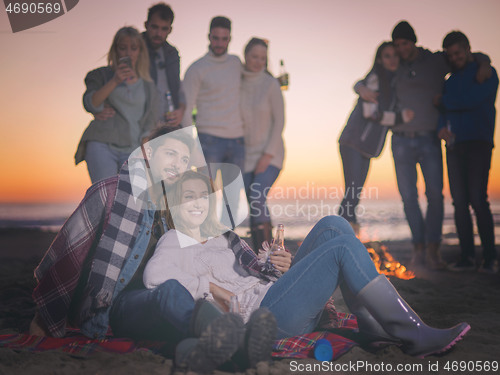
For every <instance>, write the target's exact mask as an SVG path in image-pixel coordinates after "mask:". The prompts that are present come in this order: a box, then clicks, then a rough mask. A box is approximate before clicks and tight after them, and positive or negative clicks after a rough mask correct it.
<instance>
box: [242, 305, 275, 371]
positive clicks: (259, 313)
mask: <svg viewBox="0 0 500 375" xmlns="http://www.w3.org/2000/svg"><path fill="white" fill-rule="evenodd" d="M277 329H278V328H277V323H276V318H275V317H274V315H273V314H272V313H271V312H270V311H269V310H267V309H259V310H256V311H255V312H254V313H253V314H252V316H251V317H250V320H249V321H248V323H247V335H246V340H245V342H246V349H247V350H246V352H247V355H248V362H249V365H250V367H252V368H253V367H255V366H256V365H257V363H259V362H262V361H269V360H271V352H272V350H273V344H274V340H275V339H276V333H277Z"/></svg>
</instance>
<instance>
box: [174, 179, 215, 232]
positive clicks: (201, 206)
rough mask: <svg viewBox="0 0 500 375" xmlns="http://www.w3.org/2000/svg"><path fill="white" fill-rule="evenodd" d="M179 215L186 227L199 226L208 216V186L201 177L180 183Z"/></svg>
mask: <svg viewBox="0 0 500 375" xmlns="http://www.w3.org/2000/svg"><path fill="white" fill-rule="evenodd" d="M181 191H182V193H181V204H180V207H179V215H180V219H181V220H182V222H183V224H184V225H186V226H187V227H188V228H195V227H199V226H200V225H201V224H203V222H204V221H205V219H206V218H207V216H208V211H209V208H210V201H209V191H208V186H207V185H206V184H205V182H204V181H203V180H201V179H191V180H187V181H184V182H183V183H182V189H181Z"/></svg>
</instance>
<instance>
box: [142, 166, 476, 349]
mask: <svg viewBox="0 0 500 375" xmlns="http://www.w3.org/2000/svg"><path fill="white" fill-rule="evenodd" d="M169 206H170V211H171V215H172V217H171V221H172V222H171V223H170V226H169V227H170V228H174V227H175V228H176V229H171V230H169V231H168V232H167V233H166V234H165V235H164V236H163V237H162V238H161V239H160V240H159V242H158V244H157V247H156V250H155V253H154V255H153V256H152V257H151V259H150V260H149V262H148V263H147V265H146V268H145V270H144V275H143V281H144V285H145V286H146V287H147V288H155V287H156V286H157V285H160V284H161V283H163V282H165V281H166V280H169V279H175V280H177V281H179V282H180V283H181V284H182V285H183V286H184V287H185V288H186V289H187V290H188V291H189V292H190V293H191V295H192V296H193V298H194V299H199V298H207V299H214V300H215V301H217V302H219V303H221V304H222V305H229V302H230V300H231V296H234V295H236V296H237V297H238V300H239V302H240V309H241V314H242V316H243V318H244V319H245V320H246V319H248V317H249V315H250V314H251V313H252V311H254V310H256V309H258V308H259V307H266V308H267V309H269V310H270V311H271V312H272V313H273V314H274V316H275V317H276V320H277V325H278V333H277V336H276V338H277V339H280V338H284V337H291V336H296V335H300V334H304V333H309V332H312V331H313V329H314V328H315V326H316V324H317V323H318V320H319V318H320V315H321V312H322V309H323V307H324V306H325V303H326V302H327V300H328V299H329V298H330V297H331V295H332V294H333V292H334V291H335V289H336V288H337V286H339V285H340V287H341V290H342V294H343V295H344V298H345V300H346V302H347V304H348V307H349V308H350V310H351V311H352V312H353V313H354V314H356V315H357V318H358V325H359V328H360V332H362V333H364V334H366V335H368V336H370V337H372V339H373V340H384V341H392V342H394V343H398V344H400V345H401V348H402V350H403V351H404V352H405V353H407V354H409V355H413V356H418V357H425V356H428V355H431V354H436V353H441V352H444V351H446V350H448V349H449V348H451V347H452V346H453V345H454V344H455V343H456V342H457V341H458V340H460V339H461V338H462V337H463V336H464V335H465V334H466V333H467V331H469V329H470V326H469V325H468V324H467V323H460V324H458V325H456V326H454V327H452V328H448V329H436V328H432V327H430V326H428V325H426V324H425V323H424V322H423V321H422V320H421V319H420V318H419V316H418V315H417V314H416V313H415V312H414V311H413V310H412V309H411V307H410V306H409V305H408V304H407V303H406V302H405V301H404V300H403V298H401V296H400V295H399V294H398V293H397V291H396V289H395V288H394V287H393V286H392V284H391V283H390V282H389V281H388V280H387V279H386V277H385V276H383V275H380V274H378V272H377V270H376V269H375V266H374V264H373V262H372V260H371V258H370V256H369V255H368V252H367V251H366V248H365V247H364V245H363V244H362V243H361V242H360V241H359V240H358V239H357V238H356V237H355V235H354V232H353V230H352V228H351V226H350V225H349V224H348V223H347V221H345V220H344V219H343V218H340V217H333V216H330V217H326V218H323V219H322V220H320V221H319V222H318V223H317V224H316V226H315V227H314V228H313V229H312V230H311V232H310V233H309V234H308V235H307V237H306V239H305V240H304V242H303V243H302V245H301V247H300V248H299V250H298V252H297V255H296V256H295V258H294V260H293V262H292V266H291V267H290V268H289V269H288V266H287V265H286V264H287V262H286V259H287V258H286V257H287V255H285V254H282V260H284V262H283V264H284V266H283V267H280V268H281V271H282V272H284V274H283V276H281V277H279V278H278V277H277V276H273V275H269V274H264V273H258V272H256V271H255V269H256V267H255V265H256V264H257V263H259V260H258V259H257V257H256V255H255V254H254V253H253V252H252V251H251V249H250V248H249V247H248V245H246V244H245V243H244V241H242V240H240V239H239V238H238V237H237V236H236V235H235V234H234V233H233V232H232V231H228V230H225V228H221V225H220V224H219V222H218V221H217V219H216V218H215V214H214V211H215V206H216V205H215V194H213V190H212V185H211V183H210V180H209V179H208V178H207V177H205V176H204V175H202V174H200V173H197V172H193V171H187V172H185V173H184V174H183V176H182V177H181V178H180V179H179V181H178V182H177V183H176V186H175V187H174V189H172V194H171V196H170V197H169ZM222 233H224V234H222ZM275 258H276V257H275ZM288 259H289V258H288ZM277 274H279V273H276V275H277ZM291 312H293V313H291Z"/></svg>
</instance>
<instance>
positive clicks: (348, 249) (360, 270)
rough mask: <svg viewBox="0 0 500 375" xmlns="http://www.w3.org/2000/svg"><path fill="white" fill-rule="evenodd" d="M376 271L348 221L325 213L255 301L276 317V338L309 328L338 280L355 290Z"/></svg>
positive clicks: (368, 280) (309, 330) (297, 333)
mask: <svg viewBox="0 0 500 375" xmlns="http://www.w3.org/2000/svg"><path fill="white" fill-rule="evenodd" d="M378 275H379V273H378V272H377V270H376V268H375V265H374V264H373V261H372V260H371V258H370V255H369V254H368V251H367V250H366V248H365V246H364V245H363V244H362V243H361V242H360V241H359V240H358V239H357V238H356V236H355V235H354V231H353V230H352V228H351V226H350V225H349V223H348V222H347V221H346V220H344V219H343V218H341V217H339V216H327V217H324V218H323V219H321V220H320V221H319V222H318V223H317V224H316V225H315V226H314V228H313V229H312V230H311V231H310V232H309V234H308V235H307V237H306V238H305V240H304V242H303V243H302V245H301V246H300V248H299V250H298V252H297V255H296V256H295V258H294V260H293V263H292V267H291V268H290V270H289V271H287V272H286V273H285V274H284V275H283V276H282V277H281V278H279V279H278V281H276V283H275V284H274V285H273V286H272V287H271V288H270V289H269V291H268V292H267V294H266V296H265V297H264V299H263V300H262V303H261V304H260V305H261V306H262V307H267V308H268V309H269V310H270V311H271V312H272V313H273V314H274V316H275V317H276V320H277V322H278V337H277V338H278V339H280V338H284V337H290V336H295V335H300V334H304V333H309V332H312V331H313V329H314V328H315V326H316V325H317V323H318V320H319V318H320V316H321V312H322V311H323V308H324V306H325V303H326V302H327V301H328V299H329V298H330V297H331V296H332V294H333V292H334V291H335V289H336V288H337V286H338V285H339V283H342V284H344V285H345V287H348V288H349V289H350V290H351V291H352V293H354V295H356V294H358V293H359V291H361V289H363V287H365V286H366V285H367V284H368V283H369V282H370V281H371V280H373V279H374V278H375V277H377V276H378Z"/></svg>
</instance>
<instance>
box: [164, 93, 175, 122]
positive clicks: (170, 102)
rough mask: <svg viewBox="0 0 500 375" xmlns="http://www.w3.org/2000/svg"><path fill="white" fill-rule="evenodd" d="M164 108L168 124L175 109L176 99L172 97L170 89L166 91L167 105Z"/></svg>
mask: <svg viewBox="0 0 500 375" xmlns="http://www.w3.org/2000/svg"><path fill="white" fill-rule="evenodd" d="M164 108H165V118H164V121H165V123H166V125H168V123H169V122H170V120H171V114H172V112H173V111H175V106H174V101H173V99H172V93H171V92H170V91H167V92H166V93H165V107H164Z"/></svg>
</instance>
